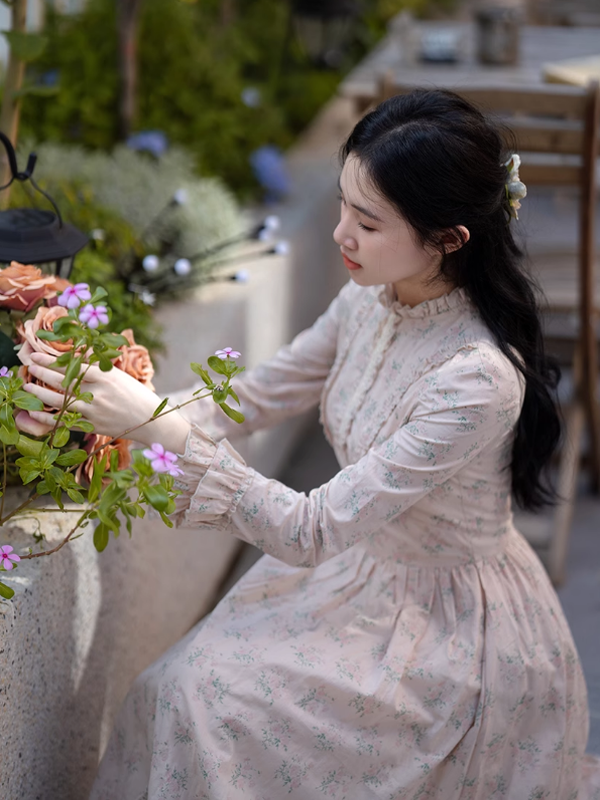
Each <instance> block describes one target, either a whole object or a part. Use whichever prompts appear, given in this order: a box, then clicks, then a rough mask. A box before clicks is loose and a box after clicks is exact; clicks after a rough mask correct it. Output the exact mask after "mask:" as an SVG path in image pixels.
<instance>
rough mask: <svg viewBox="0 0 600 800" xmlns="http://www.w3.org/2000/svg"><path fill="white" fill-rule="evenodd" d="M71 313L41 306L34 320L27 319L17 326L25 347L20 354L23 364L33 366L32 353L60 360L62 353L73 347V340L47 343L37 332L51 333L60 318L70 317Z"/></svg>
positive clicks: (59, 307)
mask: <svg viewBox="0 0 600 800" xmlns="http://www.w3.org/2000/svg"><path fill="white" fill-rule="evenodd" d="M68 314H69V312H68V311H67V309H66V308H63V307H62V306H53V307H52V308H48V307H47V306H41V307H40V308H38V311H37V314H36V315H35V317H34V318H33V319H27V320H25V322H23V323H19V325H18V326H17V335H18V336H19V338H20V340H21V341H22V342H23V346H22V347H21V349H20V350H19V352H18V356H19V359H20V360H21V363H22V364H31V354H32V353H49V355H51V356H56V357H57V358H58V356H59V355H61V353H65V352H66V351H67V350H70V349H71V347H72V346H73V342H72V341H71V340H69V341H67V342H46V341H44V340H43V339H40V338H38V336H37V332H38V331H40V330H42V331H51V330H53V327H52V326H53V325H54V323H55V322H56V320H57V319H60V317H66V316H68Z"/></svg>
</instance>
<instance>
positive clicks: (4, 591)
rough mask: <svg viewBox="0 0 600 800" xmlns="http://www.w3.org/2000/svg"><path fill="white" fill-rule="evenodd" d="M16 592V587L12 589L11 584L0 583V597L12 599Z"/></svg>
mask: <svg viewBox="0 0 600 800" xmlns="http://www.w3.org/2000/svg"><path fill="white" fill-rule="evenodd" d="M14 594H15V590H14V589H11V588H10V586H7V585H6V584H5V583H0V597H3V598H4V599H5V600H10V599H11V597H13V596H14Z"/></svg>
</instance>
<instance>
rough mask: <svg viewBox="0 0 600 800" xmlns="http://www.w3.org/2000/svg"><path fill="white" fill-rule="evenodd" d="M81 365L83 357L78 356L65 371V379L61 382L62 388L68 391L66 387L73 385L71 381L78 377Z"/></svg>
mask: <svg viewBox="0 0 600 800" xmlns="http://www.w3.org/2000/svg"><path fill="white" fill-rule="evenodd" d="M82 363H83V356H78V357H77V358H74V359H73V360H72V361H71V363H70V364H69V366H68V367H67V369H66V370H65V377H64V378H63V380H62V386H64V387H65V389H68V387H69V386H70V385H71V384H72V383H73V381H74V380H75V379H76V378H77V376H78V375H79V371H80V369H81V365H82Z"/></svg>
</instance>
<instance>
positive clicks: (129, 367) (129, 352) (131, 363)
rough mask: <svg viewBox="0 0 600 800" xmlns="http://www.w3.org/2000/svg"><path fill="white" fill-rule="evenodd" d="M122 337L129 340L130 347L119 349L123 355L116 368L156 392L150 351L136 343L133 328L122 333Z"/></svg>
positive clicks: (115, 363)
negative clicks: (153, 383)
mask: <svg viewBox="0 0 600 800" xmlns="http://www.w3.org/2000/svg"><path fill="white" fill-rule="evenodd" d="M121 336H124V337H125V338H126V339H127V341H128V342H129V345H125V344H124V345H122V347H119V350H120V351H121V355H120V356H119V357H118V358H117V359H116V361H115V362H114V365H115V367H117V369H122V370H123V372H126V373H127V374H128V375H131V377H132V378H135V379H136V381H139V382H140V383H142V384H143V385H144V386H147V387H148V389H151V390H152V391H154V386H153V385H152V378H153V376H154V367H153V366H152V361H151V360H150V355H149V353H148V351H147V350H146V348H145V347H144V346H143V345H141V344H136V343H135V339H134V337H133V331H132V330H131V328H127V329H126V330H124V331H121Z"/></svg>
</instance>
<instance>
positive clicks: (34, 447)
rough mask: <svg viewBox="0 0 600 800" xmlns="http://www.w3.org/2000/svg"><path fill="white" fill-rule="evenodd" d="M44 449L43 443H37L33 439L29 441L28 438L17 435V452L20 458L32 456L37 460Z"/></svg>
mask: <svg viewBox="0 0 600 800" xmlns="http://www.w3.org/2000/svg"><path fill="white" fill-rule="evenodd" d="M43 448H44V443H43V442H37V441H36V440H35V439H30V438H29V437H28V436H23V434H22V433H21V434H19V441H18V442H17V450H18V451H19V453H21V455H22V456H32V457H33V458H37V457H38V456H39V455H40V453H41V452H42V449H43Z"/></svg>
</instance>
